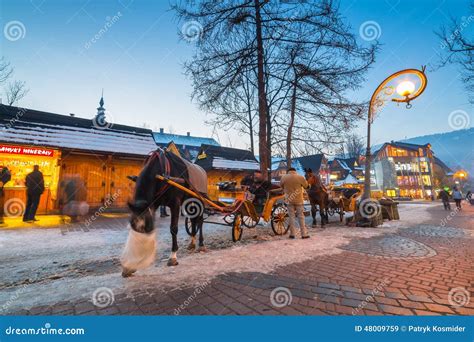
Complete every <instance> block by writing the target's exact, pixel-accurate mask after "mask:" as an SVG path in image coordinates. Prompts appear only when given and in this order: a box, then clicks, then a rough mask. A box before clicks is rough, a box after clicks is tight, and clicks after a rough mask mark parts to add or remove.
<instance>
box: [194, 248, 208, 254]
mask: <svg viewBox="0 0 474 342" xmlns="http://www.w3.org/2000/svg"><path fill="white" fill-rule="evenodd" d="M197 251H198V252H199V253H206V252H208V249H207V247H206V246H200V247H199V248H198V250H197Z"/></svg>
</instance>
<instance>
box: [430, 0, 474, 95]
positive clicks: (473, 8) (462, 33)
mask: <svg viewBox="0 0 474 342" xmlns="http://www.w3.org/2000/svg"><path fill="white" fill-rule="evenodd" d="M470 12H471V13H470V15H469V16H468V17H463V19H462V20H458V19H455V18H452V19H451V22H450V24H449V25H448V26H447V27H446V26H441V28H440V30H439V31H438V32H436V34H437V36H438V37H439V38H440V39H441V48H442V49H443V50H444V51H446V53H444V55H442V57H441V62H440V65H439V66H438V67H443V66H445V65H446V64H451V63H454V64H458V65H459V66H460V67H461V70H462V72H463V74H462V80H463V82H464V84H465V85H466V89H467V91H468V94H469V100H470V102H471V103H474V39H473V37H472V36H469V35H468V33H467V32H466V31H467V27H468V26H469V25H472V24H473V23H474V1H471V4H470Z"/></svg>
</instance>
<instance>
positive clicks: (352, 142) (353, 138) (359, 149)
mask: <svg viewBox="0 0 474 342" xmlns="http://www.w3.org/2000/svg"><path fill="white" fill-rule="evenodd" d="M344 145H345V155H346V156H347V157H348V158H359V157H360V156H361V155H362V154H363V153H364V150H365V143H364V139H362V137H361V136H359V135H357V134H355V133H353V134H350V135H348V136H347V137H346V141H345V143H344Z"/></svg>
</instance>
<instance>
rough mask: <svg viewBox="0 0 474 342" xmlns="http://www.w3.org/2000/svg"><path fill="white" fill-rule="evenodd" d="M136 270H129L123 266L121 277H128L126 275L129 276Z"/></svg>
mask: <svg viewBox="0 0 474 342" xmlns="http://www.w3.org/2000/svg"><path fill="white" fill-rule="evenodd" d="M135 272H136V270H131V269H129V268H123V269H122V277H124V278H128V277H131V276H132V275H133V273H135Z"/></svg>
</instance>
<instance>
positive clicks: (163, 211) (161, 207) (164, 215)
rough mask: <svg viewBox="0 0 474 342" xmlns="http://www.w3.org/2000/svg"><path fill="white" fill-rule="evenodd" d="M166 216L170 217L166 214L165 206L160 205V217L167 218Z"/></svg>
mask: <svg viewBox="0 0 474 342" xmlns="http://www.w3.org/2000/svg"><path fill="white" fill-rule="evenodd" d="M167 216H170V215H169V214H168V213H167V212H166V206H164V205H160V217H167Z"/></svg>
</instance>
